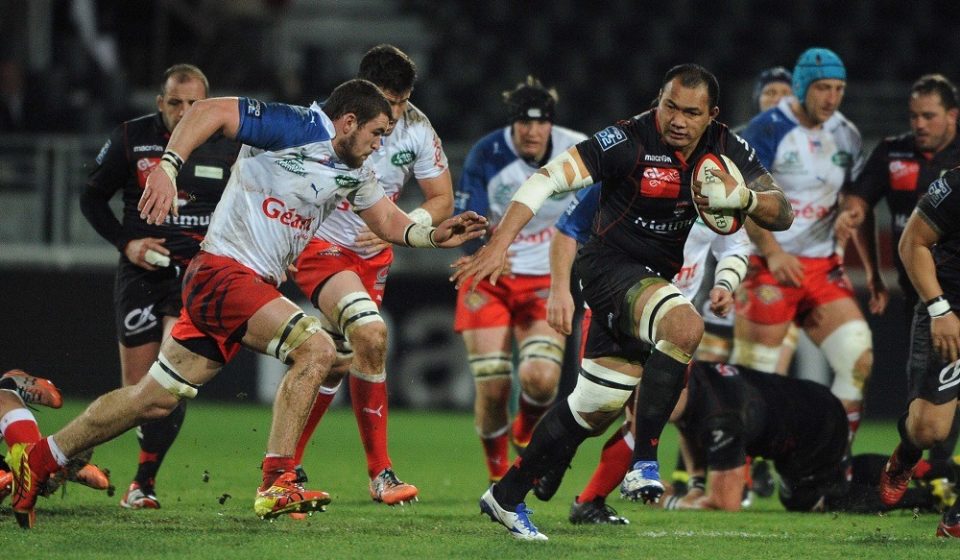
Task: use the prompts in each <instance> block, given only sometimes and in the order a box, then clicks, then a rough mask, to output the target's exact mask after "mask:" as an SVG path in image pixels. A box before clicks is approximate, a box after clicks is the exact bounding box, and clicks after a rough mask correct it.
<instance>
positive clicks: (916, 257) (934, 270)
mask: <svg viewBox="0 0 960 560" xmlns="http://www.w3.org/2000/svg"><path fill="white" fill-rule="evenodd" d="M958 217H960V168H954V169H953V170H951V171H949V172H948V173H947V174H946V175H944V176H943V177H941V178H939V179H937V180H935V181H934V182H933V183H931V184H930V188H929V189H928V190H927V192H926V194H925V195H923V197H922V198H921V199H920V201H919V202H918V203H917V207H916V209H915V210H914V211H913V214H911V216H910V219H909V220H908V221H907V225H906V227H905V228H904V230H903V233H902V235H901V237H900V244H899V251H900V258H901V259H902V261H903V265H904V269H905V270H906V272H907V275H908V276H909V277H910V282H911V283H912V284H913V287H914V289H915V290H916V293H917V295H918V297H919V301H920V302H921V303H920V304H919V305H917V306H916V308H915V309H914V314H913V328H912V330H911V340H910V358H909V361H908V363H907V375H908V377H909V394H908V409H907V413H906V414H904V415H903V416H902V417H901V418H900V421H899V422H898V423H897V430H898V432H899V433H900V444H899V445H898V446H897V448H896V449H895V450H894V452H893V454H892V455H891V456H890V460H889V461H888V462H887V465H886V467H885V468H884V469H883V474H882V476H881V485H880V499H881V500H883V502H884V503H885V504H892V503H896V502H897V501H898V500H900V498H901V496H903V494H904V493H905V492H906V491H907V486H908V485H909V483H910V479H911V478H912V477H913V476H914V474H915V471H916V470H917V463H918V462H919V461H920V457H921V455H922V454H923V450H924V449H930V448H931V447H933V446H934V445H937V444H941V443H942V442H944V441H946V440H947V439H948V437H949V435H950V431H951V429H952V428H953V421H954V417H955V416H956V413H957V396H958V393H960V319H958V318H957V317H958V311H957V310H958V309H960V308H957V307H954V306H956V305H958V304H960V260H957V253H958V251H960V219H958ZM937 536H940V537H954V538H960V500H958V501H956V502H954V504H953V506H952V507H951V508H950V509H949V511H947V512H946V513H945V514H944V516H943V518H942V519H941V520H940V524H939V526H938V527H937Z"/></svg>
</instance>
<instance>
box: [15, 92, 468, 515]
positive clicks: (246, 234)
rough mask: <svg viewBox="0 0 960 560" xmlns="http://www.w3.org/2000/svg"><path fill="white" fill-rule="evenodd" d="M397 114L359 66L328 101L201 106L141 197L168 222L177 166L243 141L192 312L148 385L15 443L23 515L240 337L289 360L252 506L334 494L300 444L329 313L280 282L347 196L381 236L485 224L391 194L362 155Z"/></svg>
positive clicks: (188, 387)
mask: <svg viewBox="0 0 960 560" xmlns="http://www.w3.org/2000/svg"><path fill="white" fill-rule="evenodd" d="M390 114H391V112H390V105H389V103H388V101H387V99H386V98H385V97H384V96H383V93H382V92H381V91H380V89H379V88H377V87H376V86H375V85H373V84H372V83H370V82H368V81H366V80H359V79H357V80H351V81H348V82H346V83H344V84H342V85H340V86H339V87H337V88H336V89H335V90H334V91H333V93H332V94H331V95H330V98H329V99H328V100H327V101H326V103H325V104H324V105H323V107H322V108H321V107H320V106H319V105H317V104H313V105H312V106H311V107H309V108H307V107H295V106H290V105H283V104H273V103H261V102H259V101H256V100H253V99H248V98H240V99H237V98H215V99H208V100H204V101H198V102H197V103H196V104H195V105H194V107H193V108H192V109H191V110H190V112H189V113H188V114H187V115H186V116H185V117H184V119H183V121H181V123H180V125H179V126H178V127H177V129H176V130H175V131H174V133H173V135H172V137H171V138H170V142H169V144H168V145H167V151H166V152H165V153H164V156H163V160H162V161H161V163H160V166H159V167H158V169H157V170H156V171H154V172H153V173H152V174H151V175H150V177H149V179H148V181H147V186H146V188H145V189H144V193H143V197H142V198H141V203H140V206H139V209H140V211H141V216H142V217H143V218H145V219H146V220H147V222H148V223H159V222H161V221H163V220H164V218H165V217H166V216H167V214H168V212H170V211H171V210H172V211H173V213H174V214H176V212H177V210H176V206H175V204H176V195H177V189H176V185H175V180H176V176H177V172H178V170H179V168H180V166H181V165H182V164H183V160H185V159H186V158H188V157H189V156H190V153H191V152H192V151H193V150H194V149H195V148H196V147H197V146H199V145H200V144H201V143H203V141H205V140H206V139H207V138H209V137H210V136H211V135H213V134H214V133H216V132H218V131H219V132H222V133H223V134H224V135H225V136H227V137H230V138H236V139H237V140H239V141H240V142H242V143H243V144H245V146H244V147H243V148H242V149H241V152H240V155H239V157H238V160H237V163H236V166H235V168H234V169H235V172H234V173H233V174H232V175H231V177H230V182H229V184H228V185H227V188H226V189H225V191H224V195H223V198H222V200H221V203H220V205H219V206H218V207H217V210H216V211H215V212H214V214H213V218H212V219H211V223H210V228H209V230H208V233H207V237H206V239H205V240H204V243H203V246H202V250H201V252H200V253H199V254H198V255H197V256H196V257H195V258H194V260H193V261H192V262H191V263H190V267H189V268H188V269H187V272H186V274H185V277H184V286H183V302H184V305H183V311H182V312H181V314H180V318H179V320H178V321H177V324H176V325H175V327H174V329H173V332H172V335H171V336H170V337H169V338H167V339H166V340H165V341H164V342H163V345H162V346H161V350H160V356H159V358H158V359H157V361H156V363H154V365H153V366H152V367H151V368H150V372H149V375H148V376H146V377H144V378H143V379H142V380H141V381H140V382H139V383H138V384H137V385H134V386H130V387H124V388H122V389H118V390H116V391H112V392H110V393H107V394H106V395H104V396H102V397H100V398H99V399H97V400H96V401H94V403H93V404H91V405H90V407H88V408H87V410H86V411H85V412H84V413H83V414H81V415H80V416H79V417H77V418H76V419H74V420H73V421H72V422H70V423H69V424H68V425H67V426H66V427H64V428H63V429H62V430H60V431H59V432H57V433H56V434H54V435H52V436H50V437H48V438H46V439H41V440H40V441H39V442H37V443H35V444H17V445H14V446H13V448H12V449H11V453H10V458H11V460H12V464H11V466H12V467H13V468H14V472H15V476H14V497H13V510H14V512H15V513H16V514H17V515H20V516H24V515H32V513H33V509H34V505H35V503H36V497H37V486H38V484H40V483H42V482H43V481H44V480H46V479H47V478H48V477H49V476H50V474H51V473H52V472H54V471H55V470H57V469H58V468H59V465H63V464H64V463H66V461H67V459H68V458H69V457H71V456H73V455H76V454H77V453H80V452H81V451H83V450H84V449H88V448H90V447H92V446H94V445H97V444H99V443H102V442H104V441H107V440H109V439H112V438H114V437H116V436H117V435H119V434H121V433H123V432H124V431H126V430H128V429H130V428H132V427H134V426H137V425H139V424H141V423H143V422H146V421H150V420H155V419H157V418H161V417H163V416H164V415H166V414H168V413H169V412H170V411H171V410H173V408H174V407H176V406H177V403H178V402H179V401H180V399H183V398H193V397H195V396H196V394H197V391H198V389H199V388H200V387H201V386H202V385H203V384H204V383H206V382H207V381H209V380H210V379H212V378H213V377H214V376H215V375H216V374H217V373H218V372H219V371H220V368H221V367H223V365H224V363H226V362H227V361H229V360H230V359H231V358H232V357H233V356H234V355H235V354H236V353H237V352H238V351H239V349H240V347H241V346H246V347H248V348H251V349H253V350H256V351H258V352H261V353H264V354H269V355H271V356H274V357H276V358H277V359H279V360H281V361H283V362H285V363H288V364H290V369H289V370H288V371H287V373H286V375H284V377H283V380H282V381H281V383H280V386H279V387H278V389H277V395H276V398H275V401H274V408H273V422H272V425H271V427H270V434H269V437H268V440H267V453H266V458H265V459H264V461H263V483H262V484H261V486H260V488H259V490H258V491H257V495H256V500H255V502H254V511H255V512H256V514H257V515H259V516H260V517H261V518H273V517H277V516H279V515H282V514H286V513H298V512H301V513H302V512H311V511H317V510H322V509H323V507H324V506H325V505H326V504H327V503H329V501H330V497H329V495H328V494H327V493H326V492H320V491H308V490H305V489H304V488H303V487H302V486H300V484H299V483H298V482H296V474H295V472H294V462H293V453H294V448H295V445H296V441H297V437H298V436H299V435H300V432H301V431H302V429H303V425H304V422H305V420H306V418H307V415H308V413H309V411H310V406H311V405H312V404H313V401H314V399H315V398H316V395H317V390H318V387H319V386H320V383H321V382H322V381H323V379H324V378H325V377H326V375H327V374H328V373H329V371H330V367H331V365H332V364H333V362H334V359H335V356H336V351H335V349H334V344H333V341H332V340H331V339H330V337H329V336H327V335H325V334H323V331H322V329H321V327H320V321H319V319H317V318H315V317H311V316H307V315H305V314H304V313H303V311H301V310H300V308H298V307H297V306H296V305H294V304H293V303H292V302H291V301H289V300H288V299H286V298H284V297H282V296H281V295H280V292H279V291H278V290H277V287H278V286H279V284H280V282H281V281H282V280H283V278H284V272H285V270H286V269H287V267H288V266H289V265H290V263H292V262H293V260H294V259H295V258H296V257H297V255H298V254H299V253H300V251H302V250H303V247H304V246H305V245H306V243H307V242H308V241H309V240H310V238H311V236H312V235H313V234H314V232H315V231H316V229H317V227H318V226H319V224H320V222H321V221H323V219H324V218H326V217H327V216H329V215H330V213H331V212H332V211H333V210H334V209H335V208H336V206H337V205H338V204H340V203H341V202H342V201H344V200H349V201H350V203H351V204H352V205H353V206H354V208H355V209H356V211H357V212H358V213H359V214H360V216H361V217H362V218H363V219H364V221H365V222H366V223H367V225H368V226H369V227H370V229H371V230H372V231H373V232H374V233H376V234H377V235H378V236H380V237H381V238H383V239H386V240H388V241H391V242H394V243H403V244H405V245H408V246H414V247H437V246H443V247H453V246H457V245H459V244H461V243H463V242H464V241H467V240H469V239H472V238H474V237H477V236H479V235H480V234H481V233H482V231H483V228H484V226H485V223H486V221H485V220H484V219H483V218H480V217H478V216H477V215H476V214H473V213H465V214H461V215H459V216H455V217H453V218H450V219H449V220H446V221H445V222H443V223H441V224H440V226H439V227H437V228H433V227H429V226H422V225H417V224H414V223H413V222H412V221H411V220H410V219H409V218H408V217H407V216H406V214H405V213H404V212H403V211H401V210H400V209H399V208H397V207H396V205H394V204H393V203H392V202H391V201H390V200H389V199H387V198H385V197H384V194H383V190H382V189H381V188H380V187H379V186H378V185H377V183H376V179H375V177H374V176H373V174H372V173H371V172H370V171H369V170H367V169H362V168H361V166H362V164H363V161H364V159H366V157H367V156H369V155H370V154H371V153H373V151H374V150H375V149H377V148H378V147H379V146H380V143H381V137H382V136H383V134H384V132H385V131H386V130H387V127H388V126H389V119H390Z"/></svg>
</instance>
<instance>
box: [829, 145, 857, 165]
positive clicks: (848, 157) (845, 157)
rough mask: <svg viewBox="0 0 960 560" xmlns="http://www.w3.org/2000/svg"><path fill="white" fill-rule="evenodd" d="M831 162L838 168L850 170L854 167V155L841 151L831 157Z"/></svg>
mask: <svg viewBox="0 0 960 560" xmlns="http://www.w3.org/2000/svg"><path fill="white" fill-rule="evenodd" d="M830 161H832V162H833V164H834V165H836V166H838V167H842V168H844V169H849V168H850V167H853V154H851V153H850V152H845V151H843V150H840V151H839V152H837V153H835V154H833V155H832V156H830Z"/></svg>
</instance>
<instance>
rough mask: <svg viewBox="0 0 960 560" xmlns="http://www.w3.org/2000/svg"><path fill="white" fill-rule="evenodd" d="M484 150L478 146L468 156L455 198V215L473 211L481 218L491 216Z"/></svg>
mask: <svg viewBox="0 0 960 560" xmlns="http://www.w3.org/2000/svg"><path fill="white" fill-rule="evenodd" d="M483 160H484V157H483V149H482V147H481V144H476V145H474V147H473V148H472V149H471V150H470V153H469V154H467V159H466V161H464V163H463V173H462V174H461V175H460V182H459V183H458V185H457V192H456V196H455V197H454V207H455V209H454V213H455V214H459V213H461V212H466V211H467V210H473V211H474V212H476V213H477V214H480V215H481V216H489V214H490V200H489V199H488V198H487V177H486V174H485V173H484V171H483Z"/></svg>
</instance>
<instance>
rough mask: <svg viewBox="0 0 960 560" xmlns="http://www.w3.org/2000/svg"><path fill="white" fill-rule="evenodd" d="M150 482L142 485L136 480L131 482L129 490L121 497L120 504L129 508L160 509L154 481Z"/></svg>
mask: <svg viewBox="0 0 960 560" xmlns="http://www.w3.org/2000/svg"><path fill="white" fill-rule="evenodd" d="M150 482H151V483H150V484H144V485H142V486H141V485H140V483H139V482H137V481H136V480H134V481H133V482H131V483H130V487H129V488H127V492H126V493H125V494H124V495H123V497H122V498H120V506H121V507H125V508H127V509H160V500H158V499H157V494H156V491H155V490H154V489H153V481H152V480H151V481H150Z"/></svg>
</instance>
